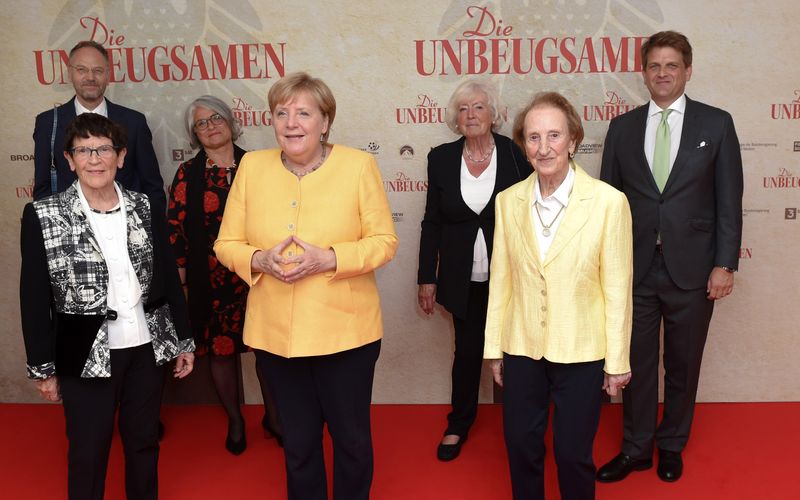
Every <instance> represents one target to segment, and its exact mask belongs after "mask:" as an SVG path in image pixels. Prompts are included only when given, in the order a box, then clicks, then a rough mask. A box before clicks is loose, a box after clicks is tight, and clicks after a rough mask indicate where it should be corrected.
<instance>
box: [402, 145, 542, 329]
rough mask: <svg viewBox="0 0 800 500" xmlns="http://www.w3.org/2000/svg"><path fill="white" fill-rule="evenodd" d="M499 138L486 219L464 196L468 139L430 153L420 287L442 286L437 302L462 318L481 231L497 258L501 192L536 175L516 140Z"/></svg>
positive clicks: (490, 251) (420, 263)
mask: <svg viewBox="0 0 800 500" xmlns="http://www.w3.org/2000/svg"><path fill="white" fill-rule="evenodd" d="M493 135H494V142H495V145H496V147H497V177H496V179H495V185H494V191H492V197H491V198H490V199H489V203H488V204H487V205H486V207H485V208H484V209H483V211H482V212H481V213H480V214H476V213H475V212H473V211H472V210H471V209H470V208H469V207H468V206H467V204H466V203H464V199H463V198H462V197H461V154H462V152H463V150H464V140H465V139H464V138H463V137H462V138H461V139H459V140H457V141H455V142H450V143H446V144H442V145H440V146H437V147H435V148H433V149H432V150H431V152H430V153H428V197H427V203H426V205H425V217H424V218H423V220H422V236H421V237H420V242H419V271H418V274H417V283H418V284H426V283H436V302H438V303H439V304H441V305H443V306H444V307H445V308H446V309H447V310H448V311H450V312H451V313H452V314H453V315H454V316H456V317H460V318H464V317H466V314H467V302H468V300H469V283H470V276H471V274H472V257H473V255H472V253H473V248H474V246H475V237H476V236H477V235H478V228H481V229H482V230H483V235H484V237H485V238H486V247H487V249H488V251H489V259H491V257H492V241H493V239H494V199H495V197H496V196H497V193H499V192H500V191H503V190H504V189H506V188H508V187H509V186H511V185H513V184H516V183H517V182H519V181H522V180H524V179H526V178H527V177H528V176H529V175H530V174H531V172H533V168H532V167H531V165H530V163H528V160H526V159H525V155H524V154H523V153H522V151H520V149H519V148H518V147H517V146H516V145H515V144H514V143H513V142H512V141H511V139H509V138H508V137H505V136H502V135H498V134H493ZM437 265H438V272H437Z"/></svg>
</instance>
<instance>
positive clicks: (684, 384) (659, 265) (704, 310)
mask: <svg viewBox="0 0 800 500" xmlns="http://www.w3.org/2000/svg"><path fill="white" fill-rule="evenodd" d="M713 311H714V301H712V300H708V299H707V298H706V290H705V288H702V289H698V290H682V289H680V288H678V286H677V285H676V284H675V283H674V282H673V281H672V279H671V278H670V276H669V273H668V272H667V268H666V267H665V266H664V259H663V257H662V256H661V254H656V257H655V258H654V259H653V264H652V266H651V267H650V271H649V272H648V273H647V275H646V276H645V277H644V278H643V279H642V281H641V283H639V284H638V285H636V286H635V287H634V290H633V332H632V335H631V372H632V373H633V377H632V378H631V382H630V383H629V384H628V387H627V388H626V389H625V390H624V391H622V395H623V404H624V412H623V414H624V438H623V442H622V452H623V453H625V454H626V455H630V456H632V457H634V458H650V457H651V456H652V454H653V439H655V441H656V444H657V446H658V447H659V448H661V449H663V450H668V451H677V452H679V451H682V450H683V448H684V447H685V446H686V442H687V441H688V440H689V429H690V428H691V425H692V418H693V417H694V403H695V397H696V396H697V384H698V381H699V378H700V363H701V361H702V359H703V349H704V347H705V343H706V336H707V334H708V325H709V323H710V322H711V314H712V312H713ZM662 318H663V320H664V370H665V375H664V415H663V418H662V420H661V424H660V425H658V427H656V424H657V420H658V361H659V349H660V346H659V343H660V342H659V334H660V326H661V320H662Z"/></svg>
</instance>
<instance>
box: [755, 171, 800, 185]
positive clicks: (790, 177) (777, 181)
mask: <svg viewBox="0 0 800 500" xmlns="http://www.w3.org/2000/svg"><path fill="white" fill-rule="evenodd" d="M762 184H763V186H764V188H765V189H796V188H800V177H797V176H796V175H794V174H793V173H792V172H791V171H790V170H789V169H788V168H785V167H780V168H779V169H778V175H773V176H764V178H763V183H762Z"/></svg>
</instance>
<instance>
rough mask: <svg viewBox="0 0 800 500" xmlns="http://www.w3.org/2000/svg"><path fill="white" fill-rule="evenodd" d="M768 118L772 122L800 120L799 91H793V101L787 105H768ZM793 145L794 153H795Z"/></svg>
mask: <svg viewBox="0 0 800 500" xmlns="http://www.w3.org/2000/svg"><path fill="white" fill-rule="evenodd" d="M770 116H771V117H772V119H773V120H800V90H795V91H794V99H793V100H792V101H791V102H788V103H774V104H771V105H770ZM796 146H797V144H796V143H795V151H797V147H796Z"/></svg>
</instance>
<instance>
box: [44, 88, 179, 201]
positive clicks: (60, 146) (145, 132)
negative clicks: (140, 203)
mask: <svg viewBox="0 0 800 500" xmlns="http://www.w3.org/2000/svg"><path fill="white" fill-rule="evenodd" d="M106 103H107V104H108V119H109V120H111V121H112V122H114V123H117V124H118V125H122V126H123V127H125V130H126V132H127V133H128V146H127V149H128V152H127V154H126V156H125V163H124V164H123V168H122V169H120V170H119V171H117V177H116V180H117V182H119V183H120V184H122V186H123V187H124V188H126V189H130V190H131V191H138V192H140V193H145V194H147V195H149V196H150V199H151V200H153V201H154V202H158V203H160V204H161V207H162V208H166V202H167V199H166V196H165V195H164V180H163V179H162V178H161V172H160V170H159V168H158V159H157V158H156V153H155V151H153V142H152V140H153V136H152V134H151V133H150V128H149V127H148V126H147V120H146V119H145V117H144V115H143V114H142V113H139V112H138V111H134V110H132V109H129V108H126V107H124V106H119V105H117V104H114V103H113V102H111V101H109V100H108V99H107V98H106ZM74 118H75V97H74V96H73V98H72V99H70V100H69V102H67V103H65V104H62V105H61V106H59V107H58V124H57V125H56V140H55V147H54V151H53V158H54V159H55V164H56V173H57V175H58V188H57V189H58V192H59V193H60V192H62V191H64V190H65V189H67V188H68V187H69V186H70V185H71V184H72V181H74V180H75V179H76V177H75V174H74V173H73V172H72V171H71V170H70V169H69V163H67V160H66V158H64V133H65V132H66V130H67V125H69V123H70V122H71V121H72V120H73V119H74ZM52 132H53V110H52V109H49V110H47V111H45V112H43V113H40V114H39V115H38V116H37V117H36V125H35V127H34V129H33V142H34V176H33V177H34V181H33V199H34V200H40V199H42V198H44V197H45V196H50V194H52V193H51V192H50V139H51V135H52Z"/></svg>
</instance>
